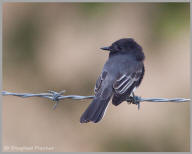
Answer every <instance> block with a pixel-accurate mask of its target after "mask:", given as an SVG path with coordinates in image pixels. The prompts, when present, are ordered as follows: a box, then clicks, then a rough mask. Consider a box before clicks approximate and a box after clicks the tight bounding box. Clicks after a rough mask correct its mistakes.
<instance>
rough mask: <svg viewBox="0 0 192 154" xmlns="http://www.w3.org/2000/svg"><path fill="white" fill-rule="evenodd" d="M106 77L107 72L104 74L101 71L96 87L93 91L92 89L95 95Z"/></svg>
mask: <svg viewBox="0 0 192 154" xmlns="http://www.w3.org/2000/svg"><path fill="white" fill-rule="evenodd" d="M106 76H107V72H106V71H103V72H102V73H101V75H100V76H99V78H98V79H97V81H96V85H95V89H94V92H95V95H96V94H97V93H99V90H100V88H101V85H102V82H103V80H105V78H106Z"/></svg>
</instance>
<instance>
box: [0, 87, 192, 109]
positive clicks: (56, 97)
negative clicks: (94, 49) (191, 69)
mask: <svg viewBox="0 0 192 154" xmlns="http://www.w3.org/2000/svg"><path fill="white" fill-rule="evenodd" d="M64 93H65V90H63V91H60V92H56V91H52V90H48V92H47V93H39V94H32V93H12V92H7V91H2V92H1V94H2V95H4V96H5V95H12V96H18V97H22V98H26V97H43V98H48V99H50V100H52V101H54V102H55V104H54V106H53V109H55V108H56V106H57V104H58V102H59V101H60V100H62V99H75V100H82V99H92V98H94V96H80V95H63V94H64ZM126 101H127V102H128V103H131V104H136V105H138V109H139V108H140V102H174V103H182V102H188V101H190V99H186V98H141V97H138V96H135V95H133V96H131V97H128V98H127V100H126Z"/></svg>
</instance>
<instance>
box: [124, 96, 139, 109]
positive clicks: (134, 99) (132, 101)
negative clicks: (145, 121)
mask: <svg viewBox="0 0 192 154" xmlns="http://www.w3.org/2000/svg"><path fill="white" fill-rule="evenodd" d="M139 98H140V97H139V96H135V94H134V93H132V96H130V97H129V98H128V99H127V102H128V104H136V105H137V108H138V110H139V109H140V99H139Z"/></svg>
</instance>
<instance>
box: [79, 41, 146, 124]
mask: <svg viewBox="0 0 192 154" xmlns="http://www.w3.org/2000/svg"><path fill="white" fill-rule="evenodd" d="M101 49H102V50H107V51H109V58H108V60H107V62H106V63H105V65H104V67H103V70H102V72H101V75H100V76H99V78H98V80H97V81H96V85H95V89H94V92H95V96H94V98H93V101H92V102H91V104H90V105H89V106H88V108H87V109H86V110H85V112H84V113H83V115H82V116H81V118H80V122H81V123H87V122H90V121H91V122H94V123H97V122H99V121H100V120H101V119H102V118H103V116H104V113H105V111H106V108H107V106H108V104H109V101H110V99H111V98H112V104H113V105H115V106H117V105H119V104H120V103H122V102H123V101H126V100H127V99H128V98H129V97H130V95H131V93H132V92H133V91H134V89H135V88H136V87H138V86H139V85H140V83H141V81H142V79H143V76H144V72H145V69H144V64H143V61H144V59H145V56H144V53H143V51H142V47H141V46H140V45H139V44H138V43H136V42H135V40H134V39H132V38H124V39H120V40H118V41H116V42H114V43H112V45H111V46H108V47H103V48H101Z"/></svg>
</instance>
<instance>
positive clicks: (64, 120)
mask: <svg viewBox="0 0 192 154" xmlns="http://www.w3.org/2000/svg"><path fill="white" fill-rule="evenodd" d="M189 24H190V20H189V3H4V5H3V90H7V91H11V92H29V93H40V92H44V91H45V90H48V89H51V90H56V91H60V90H63V89H65V90H67V91H66V94H78V95H93V88H94V85H95V81H96V79H97V77H98V76H99V74H100V72H101V69H102V67H103V64H104V63H105V61H106V59H107V57H108V53H107V52H103V51H101V50H100V49H99V48H100V47H103V46H106V45H110V44H111V43H112V42H113V41H116V40H117V39H120V38H124V37H132V38H134V39H135V40H136V41H137V42H138V43H139V44H140V45H141V46H142V47H143V50H144V52H145V55H146V60H145V66H146V73H145V76H144V80H143V82H142V84H141V86H140V87H139V88H138V89H137V91H136V94H137V95H139V96H142V97H166V98H172V97H185V98H189V91H190V90H189V89H190V88H189V87H190V86H189V83H190V79H189V77H190V66H189V64H190V27H189ZM89 102H90V100H81V101H74V100H65V101H61V103H60V104H59V105H58V107H57V108H56V110H54V111H53V110H52V105H53V104H52V102H51V101H49V100H47V99H43V98H25V99H23V98H18V97H11V96H6V97H3V123H2V124H3V131H2V135H3V147H4V146H11V145H15V146H28V147H29V146H34V145H39V146H54V151H60V152H67V151H74V152H78V151H80V152H84V151H96V152H99V151H130V152H132V151H146V152H147V151H155V152H157V151H160V152H164V151H171V152H173V151H178V152H179V151H189V104H188V103H181V104H175V103H148V102H146V103H143V104H141V109H140V111H138V110H137V107H136V106H135V105H128V104H127V103H126V102H124V103H122V104H121V105H120V106H118V107H115V106H113V105H110V106H109V107H108V110H107V113H106V115H105V117H104V119H103V120H102V121H101V122H100V123H98V124H93V123H89V124H80V123H79V118H80V116H81V114H82V113H83V112H84V110H85V109H86V107H87V106H88V103H89ZM4 151H6V150H5V149H4ZM16 151H17V150H16Z"/></svg>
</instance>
